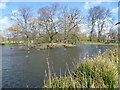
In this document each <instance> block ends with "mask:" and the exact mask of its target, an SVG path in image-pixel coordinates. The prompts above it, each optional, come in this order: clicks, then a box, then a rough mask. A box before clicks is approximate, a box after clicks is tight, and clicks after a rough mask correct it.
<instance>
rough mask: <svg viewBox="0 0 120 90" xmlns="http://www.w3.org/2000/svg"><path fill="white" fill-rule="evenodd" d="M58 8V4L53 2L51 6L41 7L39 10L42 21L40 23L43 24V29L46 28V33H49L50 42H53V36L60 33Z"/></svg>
mask: <svg viewBox="0 0 120 90" xmlns="http://www.w3.org/2000/svg"><path fill="white" fill-rule="evenodd" d="M57 9H58V5H57V4H53V5H51V6H47V7H43V8H40V9H39V11H38V13H39V20H40V21H41V22H40V23H39V25H40V26H42V29H43V30H45V33H46V34H47V35H48V39H49V43H52V42H53V37H54V36H55V35H56V34H57V33H58V32H57V27H58V26H57V24H58V21H55V19H56V14H57ZM43 33H44V32H43Z"/></svg>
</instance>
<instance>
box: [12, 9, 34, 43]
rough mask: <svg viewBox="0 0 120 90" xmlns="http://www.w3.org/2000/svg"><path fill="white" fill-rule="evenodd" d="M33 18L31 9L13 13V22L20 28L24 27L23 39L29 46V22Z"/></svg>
mask: <svg viewBox="0 0 120 90" xmlns="http://www.w3.org/2000/svg"><path fill="white" fill-rule="evenodd" d="M31 17H32V9H31V8H30V7H22V8H20V9H19V10H18V11H17V13H12V20H14V21H16V23H18V25H19V26H20V27H22V31H21V33H22V35H23V38H25V39H26V43H27V45H29V30H30V29H29V28H28V27H29V22H30V19H31Z"/></svg>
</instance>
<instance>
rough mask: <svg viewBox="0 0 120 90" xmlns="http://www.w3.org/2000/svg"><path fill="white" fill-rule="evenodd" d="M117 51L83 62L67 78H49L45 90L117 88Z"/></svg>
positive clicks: (114, 49) (119, 69)
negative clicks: (51, 89) (54, 89)
mask: <svg viewBox="0 0 120 90" xmlns="http://www.w3.org/2000/svg"><path fill="white" fill-rule="evenodd" d="M119 60H120V59H118V49H117V48H113V49H111V50H109V51H106V52H104V53H103V54H101V55H98V56H95V57H94V58H93V59H87V60H83V61H82V62H81V63H80V64H78V65H76V68H75V69H74V71H73V72H72V73H70V75H69V76H63V77H60V78H59V77H57V76H55V77H51V80H47V81H46V84H45V88H118V72H119V71H120V67H119V65H118V61H119Z"/></svg>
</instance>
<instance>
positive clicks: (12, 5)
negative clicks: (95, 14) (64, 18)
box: [0, 0, 119, 31]
mask: <svg viewBox="0 0 120 90" xmlns="http://www.w3.org/2000/svg"><path fill="white" fill-rule="evenodd" d="M16 1H17V0H16ZM21 1H23V2H20V0H19V2H15V0H12V1H10V0H1V2H0V31H4V29H5V28H7V27H9V26H10V25H11V24H12V21H11V20H10V17H11V15H10V14H11V12H15V11H17V10H18V9H19V8H20V7H24V6H28V7H32V10H33V15H36V14H37V11H38V9H39V8H42V7H44V6H49V5H51V4H52V3H54V2H57V1H56V0H54V1H50V0H48V1H49V2H39V1H38V0H37V1H35V0H34V1H32V2H30V0H29V2H24V1H25V0H21ZM27 1H28V0H27ZM42 1H44V0H42ZM71 1H74V0H71ZM85 1H86V0H84V2H83V1H81V0H80V1H79V0H77V1H76V0H75V1H74V2H69V0H67V2H65V0H62V2H60V0H59V2H57V3H59V4H60V5H62V6H64V5H65V6H69V7H75V8H79V9H80V10H81V12H82V14H83V15H87V13H88V10H89V8H91V7H94V6H97V5H99V6H102V7H104V8H106V9H110V11H111V13H112V15H113V17H114V18H115V23H116V22H118V8H119V5H118V2H117V0H99V1H98V0H96V1H94V2H93V1H90V0H87V1H86V2H85Z"/></svg>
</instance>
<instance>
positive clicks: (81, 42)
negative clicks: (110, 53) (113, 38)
mask: <svg viewBox="0 0 120 90" xmlns="http://www.w3.org/2000/svg"><path fill="white" fill-rule="evenodd" d="M80 44H102V45H104V44H105V45H106V44H107V45H111V44H119V43H118V42H95V41H80Z"/></svg>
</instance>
